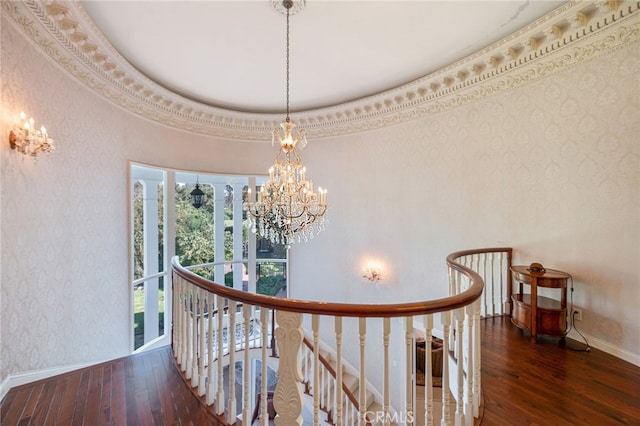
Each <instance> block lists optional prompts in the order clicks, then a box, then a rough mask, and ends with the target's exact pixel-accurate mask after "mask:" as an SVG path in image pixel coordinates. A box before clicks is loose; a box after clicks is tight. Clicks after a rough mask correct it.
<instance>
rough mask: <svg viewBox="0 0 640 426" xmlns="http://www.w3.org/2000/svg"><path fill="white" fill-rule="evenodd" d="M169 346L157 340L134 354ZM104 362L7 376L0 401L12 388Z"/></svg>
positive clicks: (168, 341) (0, 387) (165, 339)
mask: <svg viewBox="0 0 640 426" xmlns="http://www.w3.org/2000/svg"><path fill="white" fill-rule="evenodd" d="M169 344H171V339H167V338H162V337H160V338H158V339H156V340H154V341H153V342H150V343H148V344H147V345H145V346H144V347H142V348H139V349H138V350H137V351H136V352H135V353H140V352H144V351H145V350H150V349H156V348H159V347H161V346H166V345H169ZM105 361H109V360H104V361H96V362H87V363H84V364H76V365H68V366H65V367H55V368H47V369H44V370H37V371H30V372H28V373H19V374H14V375H9V377H7V378H6V379H5V380H4V381H3V382H2V383H1V384H0V401H2V399H3V398H4V397H5V396H6V395H7V393H8V392H9V391H10V390H11V389H12V388H14V387H16V386H20V385H24V384H27V383H31V382H35V381H37V380H42V379H48V378H49V377H53V376H57V375H58V374H64V373H68V372H70V371H74V370H79V369H81V368H85V367H90V366H92V365H96V364H101V363H103V362H105Z"/></svg>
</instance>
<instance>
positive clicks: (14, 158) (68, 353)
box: [0, 18, 273, 383]
mask: <svg viewBox="0 0 640 426" xmlns="http://www.w3.org/2000/svg"><path fill="white" fill-rule="evenodd" d="M1 30H2V33H1V37H2V38H1V46H2V49H1V52H0V54H1V57H0V60H1V64H2V68H1V70H0V71H1V74H0V78H1V81H2V89H1V90H2V122H1V128H0V133H1V134H2V135H6V134H7V133H8V127H7V126H8V125H9V124H10V123H13V121H14V120H15V119H16V117H17V116H18V114H19V113H20V111H23V110H24V111H25V112H26V113H27V114H29V115H32V116H33V117H34V119H35V120H36V123H37V125H41V124H44V125H45V126H46V127H47V129H48V132H49V134H50V135H51V137H53V138H54V139H55V140H56V152H55V153H54V154H53V155H51V156H50V157H46V156H45V157H42V158H41V159H39V161H38V164H34V163H33V162H32V161H31V159H30V158H23V157H22V156H21V155H19V154H17V153H16V152H15V151H12V150H11V149H10V148H9V144H8V143H7V142H6V139H4V137H3V142H2V143H1V144H0V153H1V160H0V161H1V165H0V171H1V173H2V175H1V178H2V179H1V181H0V184H1V190H2V192H1V194H2V195H1V205H0V211H1V218H2V222H1V230H2V233H1V235H2V236H1V245H2V249H1V256H2V257H1V265H2V268H1V274H2V277H1V281H0V334H1V335H2V340H1V342H0V343H1V347H0V365H1V367H2V368H1V369H0V383H2V382H3V381H4V380H5V379H6V378H7V377H8V376H9V375H15V374H21V373H28V372H32V371H37V370H43V369H49V368H55V367H62V366H73V365H78V364H83V363H87V362H95V361H102V360H106V359H111V358H115V357H119V356H123V355H126V354H128V353H129V351H130V347H131V342H132V338H131V318H132V314H131V312H132V310H131V303H132V302H131V290H130V285H129V255H128V253H129V227H128V222H129V213H128V207H127V200H128V188H129V181H128V167H129V161H135V162H139V163H146V164H150V165H158V166H164V167H175V168H178V169H184V170H194V171H215V172H219V173H229V174H250V173H258V172H259V173H263V172H264V171H265V170H266V164H267V163H266V162H268V161H271V160H272V158H273V150H272V148H271V144H270V143H264V144H257V143H255V142H253V143H242V142H237V141H236V142H233V144H232V145H229V142H228V141H225V140H218V139H211V138H207V137H204V136H199V135H192V134H187V133H184V132H180V131H174V130H172V129H170V128H169V127H164V126H161V125H158V124H154V123H150V122H148V121H146V120H142V119H140V118H138V117H135V116H133V115H131V114H130V113H128V112H125V111H123V110H121V109H119V108H117V107H115V106H113V105H112V104H110V103H109V102H108V101H106V100H105V99H104V98H102V97H100V96H98V95H96V94H94V93H92V92H91V91H90V90H88V89H87V88H86V87H85V86H83V85H82V84H80V83H78V82H76V81H74V80H73V79H71V78H69V76H68V75H67V73H66V72H64V71H63V70H61V69H60V68H58V67H57V66H56V65H54V64H53V63H52V62H50V61H49V60H48V59H47V57H46V56H45V55H43V54H42V52H41V51H40V50H37V49H34V47H33V46H32V45H31V44H30V43H29V42H28V41H27V40H26V39H25V38H24V37H22V36H21V35H20V34H19V33H18V32H16V31H15V28H14V27H13V26H12V24H11V23H8V22H7V21H6V20H4V18H3V19H2V24H1ZM269 142H270V139H269ZM265 159H266V162H265Z"/></svg>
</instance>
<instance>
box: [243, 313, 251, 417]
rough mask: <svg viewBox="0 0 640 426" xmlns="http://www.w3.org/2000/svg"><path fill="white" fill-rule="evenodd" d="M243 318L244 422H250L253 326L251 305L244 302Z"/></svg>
mask: <svg viewBox="0 0 640 426" xmlns="http://www.w3.org/2000/svg"><path fill="white" fill-rule="evenodd" d="M242 319H243V322H244V345H243V350H244V365H243V366H242V373H243V374H242V375H243V382H242V397H243V400H242V424H247V425H248V424H249V422H250V421H251V402H250V401H249V394H250V393H251V382H250V379H251V374H250V373H251V364H250V362H251V360H250V358H249V331H250V330H249V328H250V327H251V305H249V304H247V303H244V304H243V305H242Z"/></svg>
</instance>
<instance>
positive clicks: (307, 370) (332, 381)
mask: <svg viewBox="0 0 640 426" xmlns="http://www.w3.org/2000/svg"><path fill="white" fill-rule="evenodd" d="M315 362H316V361H315V355H314V347H313V344H312V343H311V341H310V340H309V339H305V340H304V346H303V350H302V359H301V366H302V375H303V379H302V384H303V388H304V392H305V394H307V395H310V396H313V395H314V393H315V391H314V388H315V387H314V377H315V376H314V366H315V365H316V364H315ZM317 365H318V367H317V368H318V383H319V385H318V389H319V392H318V395H319V398H318V404H317V405H318V407H317V410H316V407H314V406H312V407H310V409H311V411H312V412H313V413H314V415H315V413H316V412H317V413H318V418H319V419H322V418H323V417H324V419H325V420H326V421H327V422H328V423H329V424H336V420H337V418H338V401H339V400H340V401H342V407H341V412H342V422H343V423H344V424H357V423H358V422H357V418H358V415H359V414H360V402H359V401H360V400H361V399H360V378H359V377H358V376H357V373H355V372H349V371H346V369H345V367H344V365H343V366H341V368H339V366H338V361H337V360H336V357H335V353H332V352H330V351H327V350H324V349H320V350H319V353H318V360H317ZM338 371H340V372H341V373H342V380H338ZM338 382H341V384H342V392H336V389H338ZM363 399H364V401H365V404H364V408H363V410H362V412H364V413H367V418H368V419H369V418H371V419H373V418H375V416H376V414H377V413H383V412H384V409H383V406H382V404H380V402H379V401H377V400H376V397H375V395H374V393H373V392H372V391H371V390H370V389H366V386H365V388H364V398H363ZM320 411H322V414H320ZM380 415H382V414H380ZM367 424H372V425H373V424H376V423H375V422H367ZM392 424H393V423H392Z"/></svg>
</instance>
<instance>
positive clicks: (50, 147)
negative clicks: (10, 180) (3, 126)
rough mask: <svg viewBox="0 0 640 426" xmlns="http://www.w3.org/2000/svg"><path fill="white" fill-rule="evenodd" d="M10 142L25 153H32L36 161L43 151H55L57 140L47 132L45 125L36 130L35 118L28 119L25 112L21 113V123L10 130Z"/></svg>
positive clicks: (12, 147) (48, 152) (12, 146)
mask: <svg viewBox="0 0 640 426" xmlns="http://www.w3.org/2000/svg"><path fill="white" fill-rule="evenodd" d="M9 144H10V145H11V149H15V150H17V151H18V152H20V153H22V154H23V155H30V156H32V157H33V161H34V162H36V156H37V155H38V154H40V153H41V152H44V153H46V154H50V153H52V152H53V151H55V145H54V144H55V142H54V140H53V139H51V138H50V137H49V135H48V134H47V129H45V127H44V126H42V127H40V130H36V127H35V121H34V120H33V118H30V119H28V120H27V116H26V115H25V113H24V112H21V113H20V121H19V123H17V124H15V125H14V126H13V129H11V130H10V131H9Z"/></svg>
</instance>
